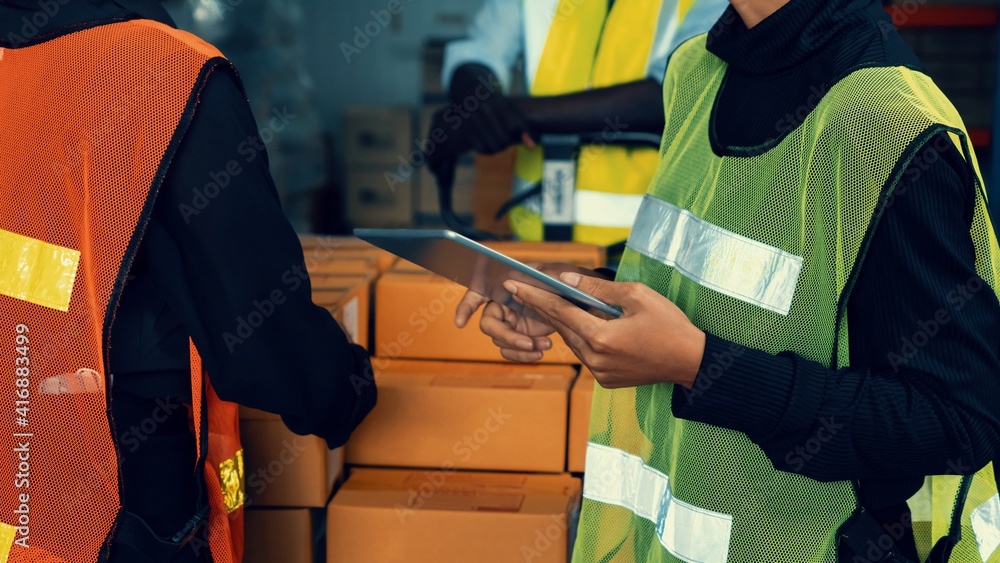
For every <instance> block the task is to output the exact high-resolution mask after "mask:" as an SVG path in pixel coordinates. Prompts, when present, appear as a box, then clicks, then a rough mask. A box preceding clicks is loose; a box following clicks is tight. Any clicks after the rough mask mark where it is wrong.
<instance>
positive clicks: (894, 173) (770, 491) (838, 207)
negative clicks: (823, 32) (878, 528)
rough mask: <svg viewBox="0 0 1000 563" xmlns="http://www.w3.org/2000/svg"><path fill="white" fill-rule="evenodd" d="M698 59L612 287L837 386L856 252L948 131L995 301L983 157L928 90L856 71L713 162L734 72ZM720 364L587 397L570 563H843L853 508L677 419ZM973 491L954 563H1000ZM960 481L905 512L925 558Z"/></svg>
mask: <svg viewBox="0 0 1000 563" xmlns="http://www.w3.org/2000/svg"><path fill="white" fill-rule="evenodd" d="M705 43H706V39H705V36H701V37H700V38H695V39H693V40H691V41H689V42H687V43H685V44H684V45H682V46H681V47H680V48H679V49H678V50H677V51H676V52H675V54H674V57H673V59H672V60H671V63H670V66H669V68H668V71H667V77H666V80H665V82H664V107H665V111H666V129H665V132H664V141H663V145H662V149H661V154H660V163H659V168H658V170H657V172H656V175H655V177H654V179H653V181H652V183H651V185H650V187H649V191H648V193H647V195H646V196H645V199H644V201H643V203H642V205H641V207H640V210H639V213H638V215H637V218H636V222H635V224H634V226H633V228H632V232H631V235H630V237H629V242H628V250H627V251H626V254H625V256H624V258H623V262H622V265H621V269H620V270H619V274H618V279H619V280H620V281H640V282H642V283H644V284H646V285H648V286H650V287H652V288H653V289H655V290H657V291H658V292H659V293H661V294H663V295H664V296H666V297H667V298H669V299H670V300H671V301H673V302H674V303H676V304H677V305H678V306H679V307H680V308H681V309H682V310H683V311H684V312H685V313H686V314H687V315H688V317H689V318H690V319H691V320H692V322H694V324H695V325H697V326H698V327H699V328H701V329H703V330H706V331H708V332H710V333H713V334H716V335H718V336H720V337H722V338H725V339H728V340H731V341H733V342H736V343H738V344H741V345H743V346H747V347H750V348H754V349H758V350H763V351H766V352H768V353H771V354H777V353H779V352H782V351H786V350H789V351H793V352H795V353H797V354H799V355H801V356H802V357H804V358H807V359H809V360H813V361H817V362H820V363H822V364H824V365H827V366H829V367H830V368H831V369H834V368H843V367H845V366H847V365H848V362H849V358H850V352H849V348H848V346H849V337H848V334H849V332H848V331H849V326H848V324H849V323H848V319H847V316H846V305H845V304H846V303H847V301H848V298H849V295H850V290H851V287H852V285H853V281H854V280H855V279H856V277H857V275H858V272H859V271H860V270H861V265H862V263H863V261H864V257H865V249H866V248H867V242H868V241H869V240H870V237H871V236H872V235H873V233H874V231H875V230H876V229H877V225H878V219H879V218H880V217H881V214H882V212H883V211H884V204H885V203H886V202H887V201H889V200H890V198H891V197H892V195H893V189H894V188H895V186H896V184H897V183H898V180H899V179H900V175H901V174H902V172H903V170H905V168H906V165H907V164H909V163H910V162H911V160H912V159H913V158H914V156H915V155H916V154H917V153H918V151H919V150H920V149H921V148H922V147H923V146H924V145H925V144H926V143H927V142H928V141H929V140H931V139H932V138H934V136H935V135H936V134H939V133H941V132H947V133H949V137H950V139H951V140H952V141H953V142H954V143H955V145H956V146H957V147H958V148H959V149H960V151H961V153H962V154H963V155H965V157H966V160H967V162H968V165H969V168H970V170H971V171H972V172H974V174H975V178H976V179H977V194H976V199H977V201H976V206H975V216H974V222H973V225H972V230H971V233H970V234H971V237H972V239H973V241H974V243H975V247H976V256H977V262H976V267H977V271H978V273H979V275H980V276H981V277H982V278H983V280H985V282H986V283H987V284H988V285H989V286H990V287H991V288H994V289H995V288H996V284H997V280H998V279H1000V247H998V245H997V238H996V235H995V234H994V231H993V226H992V224H991V221H990V218H989V215H988V211H987V205H986V196H985V191H984V188H983V184H982V180H981V175H980V173H979V169H978V165H977V163H976V158H975V155H974V153H973V152H972V149H971V148H970V146H969V142H968V135H967V133H966V131H965V128H964V125H963V124H962V120H961V118H960V117H959V115H958V114H957V113H956V111H955V109H954V107H952V105H951V104H950V103H949V102H948V100H947V99H946V98H945V97H944V95H943V94H942V93H941V92H940V90H939V89H938V88H937V86H935V85H934V83H933V82H932V81H931V79H930V78H928V77H927V76H925V75H923V74H921V73H919V72H916V71H913V70H910V69H907V68H901V67H888V68H865V69H860V70H856V71H854V72H852V73H851V74H850V75H848V76H847V77H845V78H844V79H842V80H841V81H840V82H839V83H838V84H837V85H835V86H834V87H833V88H832V89H831V90H830V91H829V93H828V94H827V95H826V96H825V97H823V99H822V100H821V101H820V102H819V104H818V107H816V108H815V109H814V110H813V111H812V112H811V113H810V114H809V116H808V118H807V119H806V120H805V122H804V123H803V124H802V125H801V126H799V127H798V128H796V129H794V130H793V131H791V132H790V133H788V134H787V136H785V137H784V138H782V139H781V140H780V141H777V142H776V143H775V144H774V145H773V146H764V147H758V148H756V149H754V150H753V151H748V153H747V154H745V155H740V156H722V157H720V156H718V155H716V154H715V152H713V149H712V146H711V142H710V136H709V122H710V116H711V115H712V109H713V105H714V103H715V100H716V95H717V93H718V91H719V88H720V87H721V85H722V83H723V81H724V76H725V74H726V69H727V65H726V63H724V62H723V61H722V60H720V59H719V58H717V57H716V56H714V55H712V54H711V53H709V52H708V51H707V50H706V49H705ZM731 360H732V358H729V359H727V358H719V359H716V360H715V364H717V365H713V364H712V363H711V362H712V361H713V360H711V359H709V364H708V365H707V368H706V372H705V373H704V374H702V377H700V378H699V385H701V386H702V387H701V388H700V389H699V388H698V387H696V388H695V389H693V390H690V391H688V390H685V389H681V388H677V387H675V386H673V385H669V384H659V385H649V386H643V387H638V388H632V389H621V390H614V391H609V390H604V389H601V388H599V387H598V388H597V391H596V394H595V397H594V403H593V411H592V416H591V429H590V444H589V446H588V451H587V461H586V477H585V486H584V502H583V508H582V513H581V521H580V528H579V534H578V538H577V541H576V546H575V550H574V556H573V561H574V562H577V563H586V562H611V561H615V562H618V561H643V562H666V561H670V562H676V561H689V562H690V561H697V562H699V563H722V562H726V561H731V562H768V563H770V562H805V561H808V562H833V561H836V549H835V542H836V537H837V530H838V528H839V527H840V526H841V525H842V524H843V523H844V522H845V521H846V520H847V519H848V518H849V517H850V516H851V515H852V513H853V512H854V510H855V508H856V507H857V500H856V495H855V493H854V489H853V487H852V484H851V483H850V482H846V481H844V482H834V483H821V482H818V481H815V480H812V479H809V478H807V477H804V476H801V475H797V474H793V473H788V472H782V471H778V470H776V469H774V467H773V466H772V464H771V462H770V461H769V459H768V458H767V457H766V456H765V454H764V453H763V451H762V450H761V449H760V448H759V447H758V446H757V445H756V444H754V443H753V442H751V441H750V439H749V438H747V436H746V435H744V434H743V433H741V432H737V431H733V430H729V429H725V428H719V427H715V426H711V425H706V424H702V423H698V422H692V421H687V420H682V419H677V418H675V417H674V416H673V414H672V412H671V399H672V396H673V394H674V393H675V392H676V393H681V392H685V394H686V400H691V401H697V400H698V396H699V394H700V393H702V392H704V390H705V387H704V386H710V385H711V384H712V381H713V380H714V379H715V378H718V377H726V375H725V370H724V368H725V366H726V362H727V361H731ZM713 366H714V367H713ZM970 481H971V485H972V487H971V492H970V494H969V495H968V501H967V502H966V503H965V504H964V506H963V507H962V508H963V510H961V512H962V514H960V515H959V516H960V520H956V526H958V527H959V529H960V530H961V531H962V532H963V534H962V541H961V542H960V543H959V545H958V546H957V548H956V549H955V552H954V555H953V556H952V558H951V561H957V562H962V563H967V562H972V561H980V560H984V561H995V560H1000V555H998V554H997V553H996V551H997V549H996V548H997V547H998V546H1000V527H998V520H1000V502H998V500H997V499H998V497H997V488H996V484H995V481H994V480H993V471H992V465H990V466H988V467H987V468H986V469H984V470H983V471H982V472H980V473H979V474H977V475H976V478H975V480H974V481H973V480H972V479H971V478H967V479H965V480H964V482H966V483H969V482H970ZM962 483H963V479H962V478H961V477H958V476H951V477H933V478H929V479H928V485H927V487H925V489H924V490H922V491H921V493H920V494H918V496H917V497H915V499H914V500H913V501H912V506H913V508H914V519H915V521H916V522H915V526H914V529H915V533H916V535H917V537H918V543H919V544H920V545H921V548H922V550H923V551H924V552H926V551H927V549H928V547H929V546H930V545H931V544H932V543H933V542H935V541H936V540H937V539H938V538H940V537H942V536H944V535H947V532H948V529H949V526H950V525H951V524H952V512H953V510H952V509H953V507H955V506H956V499H958V498H959V497H960V496H961V495H959V492H960V488H961V487H960V485H961V484H962Z"/></svg>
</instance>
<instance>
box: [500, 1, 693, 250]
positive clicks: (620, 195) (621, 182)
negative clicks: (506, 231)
mask: <svg viewBox="0 0 1000 563" xmlns="http://www.w3.org/2000/svg"><path fill="white" fill-rule="evenodd" d="M693 3H694V0H680V2H679V3H678V4H677V6H676V8H673V9H676V10H677V11H678V14H677V18H676V20H677V21H680V20H682V19H683V17H684V15H685V14H686V13H687V12H688V10H690V8H691V6H692V4H693ZM663 4H664V2H662V1H658V0H617V1H616V2H615V3H614V6H613V7H612V8H611V9H610V11H609V9H608V1H607V0H560V2H559V6H558V8H557V11H556V14H555V16H554V17H553V19H552V25H551V27H550V29H549V34H548V37H547V39H546V42H545V49H544V50H543V52H542V58H541V61H540V62H539V64H538V70H537V72H536V74H535V77H534V80H533V82H532V85H531V95H532V96H539V97H540V96H556V95H560V94H569V93H573V92H581V91H584V90H588V89H591V88H604V87H608V86H615V85H619V84H627V83H629V82H636V81H640V80H643V79H645V78H646V77H647V70H648V64H649V56H650V53H651V51H652V48H653V44H654V42H655V40H656V33H657V26H658V22H659V19H660V10H661V7H663ZM607 117H608V118H609V119H610V120H611V121H614V120H615V117H616V116H613V115H609V116H607ZM622 125H623V126H624V131H625V132H628V128H627V127H628V124H627V123H624V124H622ZM543 160H544V155H543V153H542V150H541V149H540V148H539V149H536V150H533V151H532V150H528V149H526V148H524V147H521V148H519V149H518V155H517V168H516V174H515V187H514V191H515V194H517V193H521V192H523V191H525V190H528V189H530V188H531V187H532V186H534V185H536V184H538V183H539V182H541V179H542V163H543ZM658 160H659V159H658V155H657V151H656V149H654V148H624V147H614V146H590V147H584V148H583V149H582V150H581V152H580V156H579V158H578V161H577V162H578V169H577V193H576V203H575V221H576V225H575V227H574V229H573V240H574V241H577V242H584V243H593V244H602V245H610V244H615V243H618V242H622V241H624V240H625V239H626V238H628V233H629V228H630V227H631V225H632V220H633V218H634V217H635V212H636V211H637V210H638V209H639V204H640V202H641V201H642V196H643V194H644V193H645V192H646V188H647V187H648V186H649V181H650V179H652V177H653V173H654V172H656V167H657V163H658ZM540 200H541V198H537V199H536V201H535V202H533V203H529V204H525V205H522V206H519V207H515V208H514V209H512V210H511V213H510V217H511V228H512V230H513V232H514V234H515V235H517V237H518V238H520V239H522V240H542V233H543V226H542V218H541V215H540V214H539V211H540V209H539V203H538V201H540Z"/></svg>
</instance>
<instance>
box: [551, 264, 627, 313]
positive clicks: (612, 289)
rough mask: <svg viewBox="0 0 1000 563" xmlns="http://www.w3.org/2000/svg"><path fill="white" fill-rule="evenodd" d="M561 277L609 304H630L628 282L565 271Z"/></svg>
mask: <svg viewBox="0 0 1000 563" xmlns="http://www.w3.org/2000/svg"><path fill="white" fill-rule="evenodd" d="M559 278H560V279H561V280H562V281H564V282H566V283H567V284H569V285H571V286H573V287H575V288H577V289H579V290H580V291H582V292H584V293H586V294H588V295H592V296H593V297H596V298H598V299H600V300H601V301H604V302H605V303H607V304H608V305H618V306H625V305H628V304H629V303H628V301H629V296H628V293H627V291H626V284H622V283H617V282H613V281H609V280H605V279H601V278H595V277H592V276H584V275H581V274H578V273H576V272H565V273H563V274H562V275H560V276H559Z"/></svg>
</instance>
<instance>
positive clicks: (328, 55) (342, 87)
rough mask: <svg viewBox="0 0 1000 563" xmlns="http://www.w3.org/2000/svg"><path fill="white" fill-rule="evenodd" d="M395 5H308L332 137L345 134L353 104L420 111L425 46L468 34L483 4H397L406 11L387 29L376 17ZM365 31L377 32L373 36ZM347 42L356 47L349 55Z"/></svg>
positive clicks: (408, 0)
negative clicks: (342, 128) (344, 122)
mask: <svg viewBox="0 0 1000 563" xmlns="http://www.w3.org/2000/svg"><path fill="white" fill-rule="evenodd" d="M391 3H392V2H390V1H389V0H352V1H343V0H339V1H329V0H303V8H304V11H305V13H306V14H308V17H307V20H306V23H305V26H304V33H305V36H304V39H305V41H306V45H307V54H306V57H307V60H306V65H307V67H308V68H309V69H310V70H311V71H312V73H313V78H314V80H315V85H316V91H317V94H318V96H317V97H318V98H319V99H320V100H321V102H320V106H319V109H320V113H321V114H322V116H323V120H324V123H325V124H326V125H327V127H328V128H329V130H330V131H338V130H339V126H340V120H341V117H342V112H343V109H344V108H345V107H346V106H349V105H363V104H372V105H402V106H410V107H417V106H419V105H420V103H421V99H420V89H421V84H422V82H421V65H420V60H421V59H420V55H421V50H422V47H423V44H424V41H425V40H426V39H427V38H430V37H434V38H448V37H460V36H462V35H463V34H464V33H465V30H466V28H467V27H468V25H469V23H470V22H471V20H472V17H473V16H474V15H475V12H476V10H478V8H479V6H480V5H481V4H482V1H481V0H397V1H396V2H395V3H396V4H398V5H400V6H401V8H402V11H401V12H400V13H399V14H397V15H394V16H391V18H390V19H389V20H388V23H387V25H382V23H380V22H379V21H378V19H377V17H376V16H374V15H373V14H372V12H373V11H374V12H376V14H379V13H382V15H385V14H388V8H389V5H390V4H391ZM383 21H385V20H383ZM366 29H367V30H369V31H370V30H378V34H377V35H374V36H369V35H368V32H367V31H366ZM359 30H360V33H359ZM366 41H367V44H366ZM342 44H345V45H349V46H350V48H351V49H352V51H351V52H350V53H348V54H347V55H346V56H345V53H344V52H343V48H344V47H343V45H342ZM355 48H356V49H358V50H359V51H360V52H359V53H358V52H354V51H353V49H355ZM348 58H350V62H348ZM338 143H339V140H338Z"/></svg>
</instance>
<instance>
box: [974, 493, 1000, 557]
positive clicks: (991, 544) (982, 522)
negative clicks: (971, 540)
mask: <svg viewBox="0 0 1000 563" xmlns="http://www.w3.org/2000/svg"><path fill="white" fill-rule="evenodd" d="M972 532H973V533H974V534H975V535H976V543H977V544H978V545H979V556H980V557H982V558H983V561H989V559H990V556H991V555H993V552H995V551H996V550H997V548H998V547H1000V495H993V498H991V499H990V500H988V501H986V502H984V503H983V504H982V505H980V506H979V507H977V508H976V509H975V510H973V511H972Z"/></svg>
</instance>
